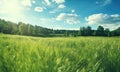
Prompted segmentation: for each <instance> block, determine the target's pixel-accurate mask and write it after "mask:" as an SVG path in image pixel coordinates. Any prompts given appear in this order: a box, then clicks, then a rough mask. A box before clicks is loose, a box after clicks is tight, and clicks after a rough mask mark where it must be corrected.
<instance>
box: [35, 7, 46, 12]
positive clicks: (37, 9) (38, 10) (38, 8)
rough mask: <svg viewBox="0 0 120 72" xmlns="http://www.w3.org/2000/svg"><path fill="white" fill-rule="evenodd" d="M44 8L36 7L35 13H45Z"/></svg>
mask: <svg viewBox="0 0 120 72" xmlns="http://www.w3.org/2000/svg"><path fill="white" fill-rule="evenodd" d="M43 10H44V9H43V8H42V7H35V9H34V11H36V12H43Z"/></svg>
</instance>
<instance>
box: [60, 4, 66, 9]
mask: <svg viewBox="0 0 120 72" xmlns="http://www.w3.org/2000/svg"><path fill="white" fill-rule="evenodd" d="M65 7H66V6H65V5H64V4H60V5H59V6H58V8H61V9H63V8H65Z"/></svg>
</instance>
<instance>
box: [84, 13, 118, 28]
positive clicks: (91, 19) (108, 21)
mask: <svg viewBox="0 0 120 72" xmlns="http://www.w3.org/2000/svg"><path fill="white" fill-rule="evenodd" d="M85 19H86V21H87V23H88V24H89V25H94V24H96V25H102V26H105V27H108V26H109V27H110V26H112V27H113V26H114V27H117V26H120V15H119V14H113V15H108V14H103V13H99V14H93V15H90V16H88V17H86V18H85Z"/></svg>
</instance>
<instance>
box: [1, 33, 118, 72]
mask: <svg viewBox="0 0 120 72" xmlns="http://www.w3.org/2000/svg"><path fill="white" fill-rule="evenodd" d="M0 72H120V37H110V38H107V37H68V38H67V37H66V38H65V37H61V38H59V37H56V38H54V37H53V38H41V37H27V36H17V35H4V34H0Z"/></svg>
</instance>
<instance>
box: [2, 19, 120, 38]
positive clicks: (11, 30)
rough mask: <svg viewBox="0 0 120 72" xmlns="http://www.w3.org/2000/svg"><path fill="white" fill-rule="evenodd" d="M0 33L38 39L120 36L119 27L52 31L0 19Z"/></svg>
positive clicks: (88, 27)
mask: <svg viewBox="0 0 120 72" xmlns="http://www.w3.org/2000/svg"><path fill="white" fill-rule="evenodd" d="M0 33H4V34H14V35H26V36H40V37H70V36H71V37H76V36H106V37H111V36H120V27H119V28H117V29H116V30H112V31H110V29H108V28H107V29H104V27H103V26H98V27H97V29H96V30H93V29H92V28H91V27H90V26H87V27H80V29H79V30H54V29H50V28H45V27H41V26H37V25H35V26H34V25H32V24H25V23H23V22H19V23H14V22H11V21H6V20H4V19H0Z"/></svg>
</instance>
